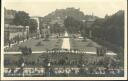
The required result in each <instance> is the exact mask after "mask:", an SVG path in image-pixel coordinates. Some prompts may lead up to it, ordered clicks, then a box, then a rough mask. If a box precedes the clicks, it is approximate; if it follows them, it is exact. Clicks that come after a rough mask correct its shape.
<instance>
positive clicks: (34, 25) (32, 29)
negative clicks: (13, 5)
mask: <svg viewBox="0 0 128 81" xmlns="http://www.w3.org/2000/svg"><path fill="white" fill-rule="evenodd" d="M37 26H38V25H37V22H36V20H34V19H29V32H30V33H34V32H36V31H37Z"/></svg>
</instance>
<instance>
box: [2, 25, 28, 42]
mask: <svg viewBox="0 0 128 81" xmlns="http://www.w3.org/2000/svg"><path fill="white" fill-rule="evenodd" d="M28 32H29V27H28V26H26V27H24V26H16V25H9V24H5V25H4V40H5V43H8V42H9V41H10V40H11V41H17V40H16V38H17V37H18V38H24V39H25V38H27V35H28ZM19 40H20V39H19Z"/></svg>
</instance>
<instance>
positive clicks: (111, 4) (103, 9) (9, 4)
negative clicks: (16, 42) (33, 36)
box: [4, 0, 127, 18]
mask: <svg viewBox="0 0 128 81" xmlns="http://www.w3.org/2000/svg"><path fill="white" fill-rule="evenodd" d="M126 1H127V0H5V2H4V6H5V8H6V9H13V10H17V11H25V12H27V13H29V15H30V16H41V17H43V16H45V15H47V14H49V13H50V12H53V11H55V10H56V9H65V8H68V7H74V8H80V11H82V12H84V14H85V15H91V14H92V13H93V15H95V16H98V17H102V18H103V17H104V16H105V15H106V14H108V15H112V14H114V13H116V12H117V11H119V10H124V9H125V8H126Z"/></svg>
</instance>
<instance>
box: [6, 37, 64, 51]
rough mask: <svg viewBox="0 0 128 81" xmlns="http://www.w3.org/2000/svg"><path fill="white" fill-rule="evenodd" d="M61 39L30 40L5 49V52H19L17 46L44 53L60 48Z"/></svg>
mask: <svg viewBox="0 0 128 81" xmlns="http://www.w3.org/2000/svg"><path fill="white" fill-rule="evenodd" d="M61 45H62V39H60V38H58V39H57V38H50V39H49V40H48V41H46V40H43V39H41V38H40V39H30V40H27V41H25V42H22V43H21V44H19V45H15V46H13V47H11V48H8V49H6V50H5V51H6V52H14V51H15V52H16V51H20V50H19V47H18V46H27V47H28V48H31V49H32V51H45V50H47V49H49V50H51V49H53V48H61Z"/></svg>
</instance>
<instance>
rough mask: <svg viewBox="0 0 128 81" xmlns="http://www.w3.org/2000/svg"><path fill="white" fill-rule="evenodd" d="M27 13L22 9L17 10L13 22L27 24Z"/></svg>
mask: <svg viewBox="0 0 128 81" xmlns="http://www.w3.org/2000/svg"><path fill="white" fill-rule="evenodd" d="M29 19H30V17H29V14H28V13H26V12H24V11H18V12H17V13H16V14H15V16H14V20H13V23H14V24H15V25H22V26H27V25H28V24H29Z"/></svg>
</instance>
